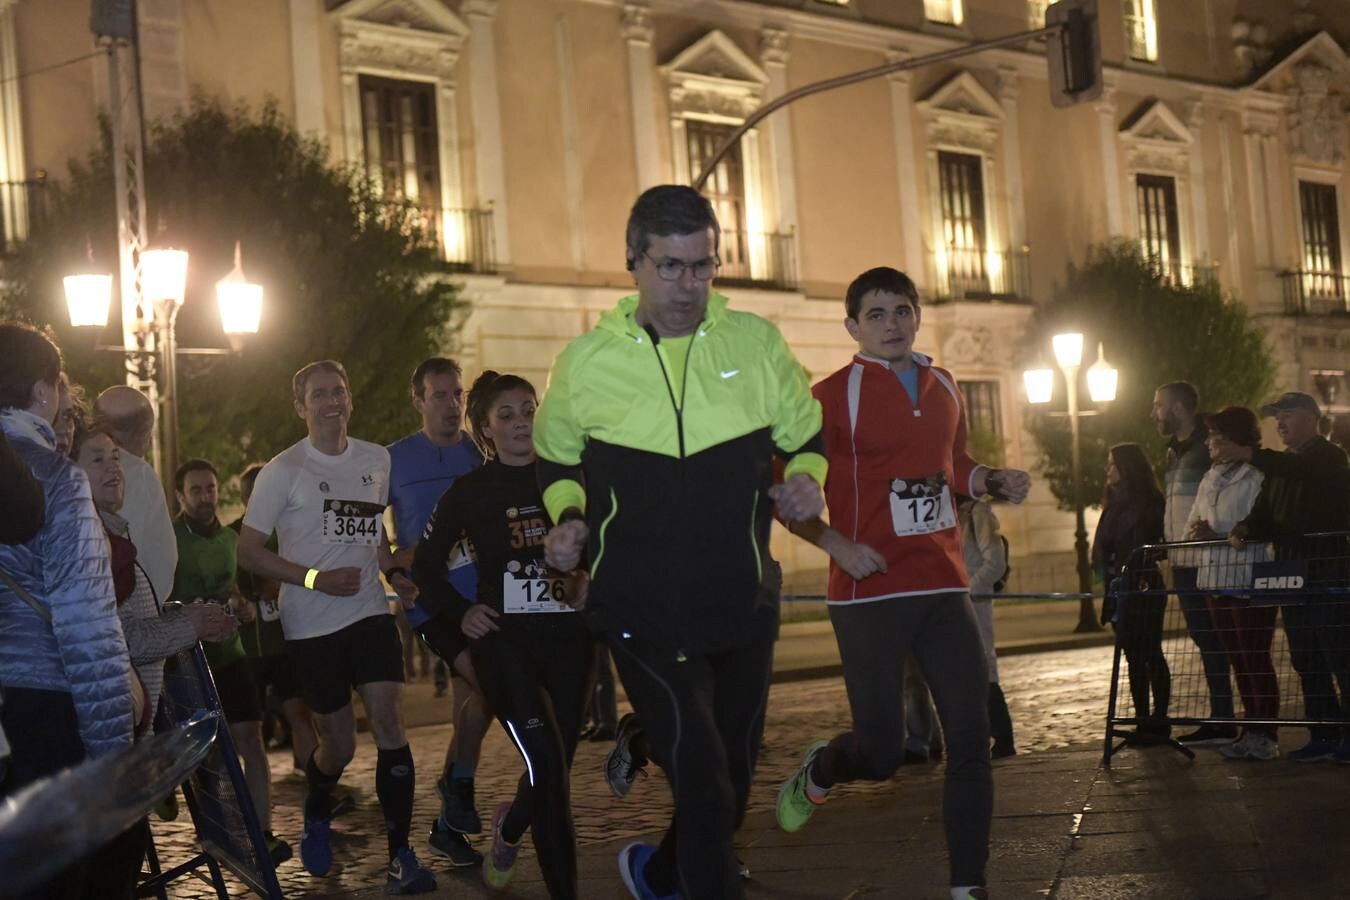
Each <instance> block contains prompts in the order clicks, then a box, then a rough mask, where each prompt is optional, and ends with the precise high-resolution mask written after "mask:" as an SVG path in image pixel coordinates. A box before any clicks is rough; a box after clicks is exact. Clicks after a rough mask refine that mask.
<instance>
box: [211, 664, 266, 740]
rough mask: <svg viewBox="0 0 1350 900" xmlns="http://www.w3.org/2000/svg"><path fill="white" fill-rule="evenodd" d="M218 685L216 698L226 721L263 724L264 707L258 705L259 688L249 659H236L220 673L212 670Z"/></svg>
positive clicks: (212, 676) (213, 679) (213, 677)
mask: <svg viewBox="0 0 1350 900" xmlns="http://www.w3.org/2000/svg"><path fill="white" fill-rule="evenodd" d="M211 680H212V681H214V682H215V683H216V696H218V697H219V698H220V708H221V709H222V710H224V711H225V721H226V722H229V723H230V724H231V725H233V724H234V723H235V722H261V721H262V707H261V706H260V705H258V687H257V683H256V682H255V681H254V680H253V666H252V665H251V664H250V661H249V659H248V657H246V656H245V657H242V658H240V659H236V660H235V661H234V662H232V663H230V664H229V665H228V666H226V667H225V668H223V669H221V670H220V671H216V670H214V669H212V670H211Z"/></svg>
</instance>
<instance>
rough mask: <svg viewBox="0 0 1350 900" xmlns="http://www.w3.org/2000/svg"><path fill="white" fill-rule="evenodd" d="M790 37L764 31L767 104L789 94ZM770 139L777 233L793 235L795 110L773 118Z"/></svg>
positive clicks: (769, 29)
mask: <svg viewBox="0 0 1350 900" xmlns="http://www.w3.org/2000/svg"><path fill="white" fill-rule="evenodd" d="M787 45H788V34H787V32H786V31H784V30H783V29H781V28H774V27H773V26H768V27H766V28H765V29H764V30H763V31H762V32H760V51H759V58H760V63H761V64H762V65H763V66H764V71H765V73H766V74H767V75H768V76H769V83H768V84H767V85H766V86H765V96H764V100H765V102H767V101H769V100H772V99H774V98H775V97H780V96H782V95H783V94H786V93H787V90H788V86H787V63H788V46H787ZM769 138H770V141H771V142H772V146H773V162H774V184H775V187H776V189H777V190H776V193H777V195H778V221H777V226H776V227H777V230H778V231H780V232H784V233H786V232H789V231H792V230H794V229H795V228H796V227H797V179H796V165H795V164H794V154H793V151H792V108H791V107H784V108H783V109H780V110H778V112H776V113H774V114H773V115H772V116H770V117H769Z"/></svg>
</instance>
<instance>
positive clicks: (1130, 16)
mask: <svg viewBox="0 0 1350 900" xmlns="http://www.w3.org/2000/svg"><path fill="white" fill-rule="evenodd" d="M1125 49H1126V52H1127V53H1128V54H1129V57H1130V59H1138V60H1142V61H1144V62H1157V60H1158V7H1157V0H1125Z"/></svg>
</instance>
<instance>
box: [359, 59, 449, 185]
mask: <svg viewBox="0 0 1350 900" xmlns="http://www.w3.org/2000/svg"><path fill="white" fill-rule="evenodd" d="M360 91H361V127H362V131H363V135H364V138H365V156H366V169H367V171H368V172H369V173H370V175H371V177H372V178H374V179H375V181H376V183H377V184H378V185H379V189H380V190H381V191H383V193H384V195H385V196H386V197H388V198H389V199H391V200H395V199H397V200H408V201H411V202H413V203H415V204H417V205H418V206H422V207H424V208H427V209H431V208H435V207H437V206H439V205H440V202H441V186H440V185H441V160H440V132H439V131H438V129H437V124H436V86H435V85H433V84H428V83H426V82H420V81H397V80H395V79H392V78H377V77H374V76H371V75H362V76H361V77H360Z"/></svg>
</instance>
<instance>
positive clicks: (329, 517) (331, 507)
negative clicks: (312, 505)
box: [321, 500, 384, 547]
mask: <svg viewBox="0 0 1350 900" xmlns="http://www.w3.org/2000/svg"><path fill="white" fill-rule="evenodd" d="M383 516H384V506H383V505H381V504H379V503H369V502H367V501H365V500H325V501H324V503H323V525H322V530H321V534H322V537H323V542H324V543H325V544H352V545H357V546H362V547H375V546H378V545H379V543H380V536H381V531H382V528H383V523H382V521H381V520H382V519H383Z"/></svg>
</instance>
